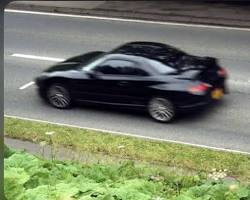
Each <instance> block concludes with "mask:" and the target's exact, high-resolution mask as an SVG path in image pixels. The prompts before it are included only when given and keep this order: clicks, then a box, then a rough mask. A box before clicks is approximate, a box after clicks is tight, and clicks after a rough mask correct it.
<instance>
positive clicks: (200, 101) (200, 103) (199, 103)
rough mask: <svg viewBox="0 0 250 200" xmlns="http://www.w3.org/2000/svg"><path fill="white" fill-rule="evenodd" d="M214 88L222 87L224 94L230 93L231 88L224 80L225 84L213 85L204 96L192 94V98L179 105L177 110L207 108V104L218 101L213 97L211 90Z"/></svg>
mask: <svg viewBox="0 0 250 200" xmlns="http://www.w3.org/2000/svg"><path fill="white" fill-rule="evenodd" d="M214 89H222V91H223V95H225V94H228V93H229V89H228V86H227V84H226V83H225V82H224V83H223V84H220V85H217V86H214V87H212V88H211V89H210V90H209V91H208V92H207V93H206V94H205V95H203V96H194V95H193V96H192V97H190V99H191V100H189V102H183V103H182V104H180V105H178V106H177V108H176V109H177V111H181V112H182V111H193V110H197V109H202V108H205V107H206V106H207V105H209V104H211V103H213V102H215V101H218V99H217V100H216V99H213V98H212V96H211V92H212V91H213V90H214Z"/></svg>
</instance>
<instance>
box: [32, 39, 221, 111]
mask: <svg viewBox="0 0 250 200" xmlns="http://www.w3.org/2000/svg"><path fill="white" fill-rule="evenodd" d="M105 62H106V63H109V65H107V66H106V65H105V66H102V63H104V64H105ZM95 63H97V65H96V66H101V67H100V69H101V70H103V71H104V72H110V73H113V74H103V73H100V71H101V70H99V68H98V67H93V66H95ZM98 63H99V64H98ZM110 63H111V64H110ZM112 63H113V64H112ZM116 63H117V65H119V66H120V65H121V66H122V65H128V66H129V67H126V66H125V67H124V66H123V67H121V68H118V67H117V68H116V67H113V68H112V67H111V66H112V65H115V64H116ZM104 64H103V65H104ZM91 65H93V66H92V67H91ZM131 66H132V67H131ZM105 67H106V68H105ZM219 69H220V66H219V65H218V64H217V60H216V59H215V58H210V57H198V56H191V55H188V54H187V53H185V52H183V51H180V50H178V49H176V48H173V47H171V46H168V45H165V44H161V43H152V42H131V43H127V44H124V45H122V46H120V47H118V48H116V49H114V50H112V51H110V52H106V53H105V52H101V51H97V52H90V53H87V54H83V55H80V56H76V57H73V58H70V59H68V60H65V61H63V62H61V63H57V64H56V65H54V66H52V67H50V68H48V69H47V70H45V71H44V73H43V74H41V75H40V76H39V77H37V78H36V84H37V86H38V88H39V91H40V94H41V96H42V97H45V98H46V89H47V88H48V86H49V85H51V84H52V83H61V84H63V85H65V86H66V87H67V89H68V90H69V92H70V95H71V97H72V99H73V100H74V101H90V102H96V103H107V104H113V105H124V106H133V107H135V106H136V107H144V106H147V104H148V102H149V100H150V99H151V98H152V97H156V96H160V97H164V98H167V99H169V100H170V101H171V102H172V103H173V104H174V106H175V108H176V110H183V109H190V108H193V107H197V106H201V105H204V104H207V103H208V102H209V101H210V99H211V98H210V92H211V90H212V89H213V88H217V87H218V88H225V79H226V77H220V76H218V74H217V71H218V70H219ZM96 70H99V71H96ZM112 70H113V71H112ZM119 70H120V71H119ZM200 83H208V84H210V85H211V88H210V89H209V90H207V91H205V92H204V93H201V94H192V93H190V92H189V91H188V88H190V87H192V86H195V85H198V84H200Z"/></svg>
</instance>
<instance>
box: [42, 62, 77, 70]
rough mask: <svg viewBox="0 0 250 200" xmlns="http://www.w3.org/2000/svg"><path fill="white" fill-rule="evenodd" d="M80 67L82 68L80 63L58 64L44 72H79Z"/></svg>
mask: <svg viewBox="0 0 250 200" xmlns="http://www.w3.org/2000/svg"><path fill="white" fill-rule="evenodd" d="M79 66H80V63H78V62H66V63H58V64H56V65H53V66H51V67H49V68H48V69H46V70H44V72H56V71H69V70H77V69H78V68H79Z"/></svg>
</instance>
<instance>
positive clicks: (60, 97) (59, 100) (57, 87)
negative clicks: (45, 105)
mask: <svg viewBox="0 0 250 200" xmlns="http://www.w3.org/2000/svg"><path fill="white" fill-rule="evenodd" d="M46 96H47V100H48V102H49V103H50V104H51V105H52V106H54V107H56V108H61V109H65V108H69V107H70V106H71V104H72V99H71V97H70V94H69V91H68V89H67V88H66V86H64V85H62V84H57V83H54V84H51V85H50V86H49V87H48V89H47V95H46Z"/></svg>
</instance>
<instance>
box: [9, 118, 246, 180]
mask: <svg viewBox="0 0 250 200" xmlns="http://www.w3.org/2000/svg"><path fill="white" fill-rule="evenodd" d="M48 131H54V132H55V134H53V143H55V144H57V145H61V146H63V147H67V148H71V149H73V150H75V151H86V152H91V153H103V154H105V155H108V156H115V157H122V158H128V159H132V160H137V161H145V162H149V163H152V164H154V163H155V164H156V163H157V164H162V165H165V166H169V167H177V168H183V169H188V170H195V171H200V172H210V171H211V170H212V169H213V168H216V169H227V170H228V174H229V175H230V176H233V177H235V178H237V179H239V180H242V181H247V182H249V181H250V156H247V155H242V154H237V153H229V152H221V151H214V150H210V149H205V148H197V147H191V146H187V145H180V144H173V143H168V142H159V141H151V140H143V139H138V138H133V137H128V136H121V135H113V134H109V133H103V132H98V131H93V130H86V129H79V128H71V127H65V126H58V125H53V124H47V123H39V122H32V121H26V120H21V119H15V118H9V117H5V120H4V132H5V136H8V137H11V138H18V139H22V140H28V141H32V142H35V143H40V142H42V141H46V142H48V143H49V142H50V140H51V137H50V136H48V135H46V134H45V132H48Z"/></svg>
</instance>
